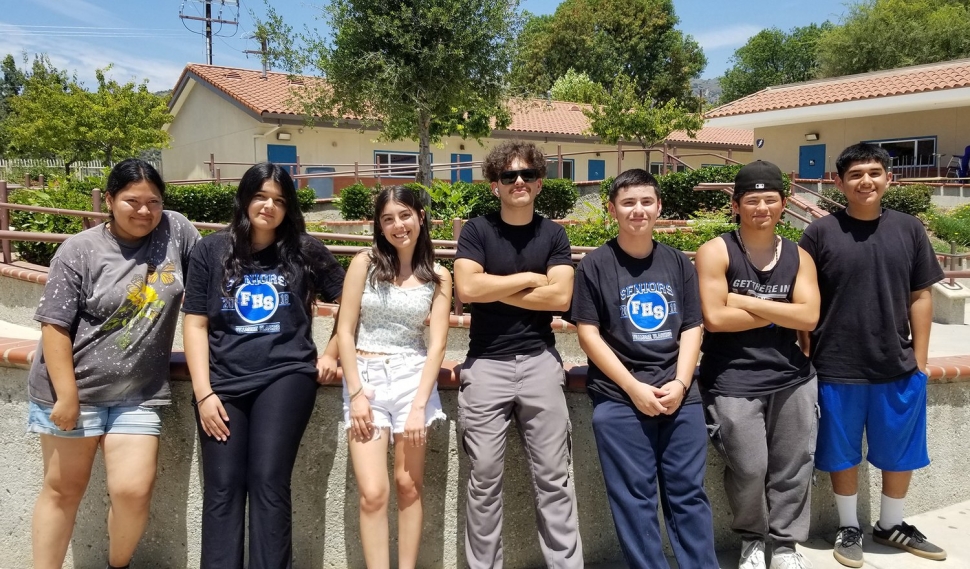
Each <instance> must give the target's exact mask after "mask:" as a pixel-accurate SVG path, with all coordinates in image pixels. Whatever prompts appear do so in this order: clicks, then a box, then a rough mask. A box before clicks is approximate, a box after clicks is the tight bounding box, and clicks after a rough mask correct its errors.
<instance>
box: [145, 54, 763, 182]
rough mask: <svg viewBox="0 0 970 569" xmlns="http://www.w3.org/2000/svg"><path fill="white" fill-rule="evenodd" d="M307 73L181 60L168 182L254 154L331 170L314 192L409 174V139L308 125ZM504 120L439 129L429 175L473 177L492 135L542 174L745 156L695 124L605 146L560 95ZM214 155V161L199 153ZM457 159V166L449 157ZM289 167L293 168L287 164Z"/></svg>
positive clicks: (740, 146) (523, 104)
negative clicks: (460, 130)
mask: <svg viewBox="0 0 970 569" xmlns="http://www.w3.org/2000/svg"><path fill="white" fill-rule="evenodd" d="M314 81H317V80H315V79H313V78H310V77H293V76H288V75H287V74H284V73H274V72H269V73H267V74H266V75H265V77H264V76H263V74H262V73H261V72H260V71H255V70H248V69H238V68H230V67H219V66H211V65H196V64H190V65H188V66H187V67H186V68H185V70H184V71H183V72H182V75H181V77H180V78H179V80H178V83H177V84H176V86H175V90H174V92H173V95H172V100H171V102H170V104H169V105H170V110H171V112H172V114H173V115H174V116H175V119H174V121H173V122H172V123H171V124H170V125H168V126H167V129H168V132H169V134H170V135H171V137H172V141H171V148H167V149H165V150H163V151H162V162H163V168H164V175H165V177H166V179H169V180H186V179H203V178H213V177H215V175H216V172H215V168H217V169H218V170H219V172H218V173H219V177H220V178H223V179H231V178H234V177H239V176H240V175H241V174H242V172H243V171H245V169H246V168H247V167H248V165H250V164H253V163H255V162H259V161H262V160H267V159H268V160H272V161H275V162H280V163H299V168H298V169H299V173H300V174H314V173H316V174H319V173H325V172H332V173H333V174H330V175H329V176H328V177H326V178H316V179H312V178H311V179H310V180H307V181H303V182H301V183H302V184H310V185H311V186H313V187H314V188H315V189H316V190H317V195H318V197H327V196H329V195H331V194H332V193H333V192H335V191H336V192H339V190H340V189H341V188H343V187H346V186H347V185H349V184H351V183H353V181H354V180H355V179H360V180H362V181H364V182H365V183H371V182H374V181H376V180H377V179H378V178H380V179H381V180H382V181H384V182H385V183H386V182H387V181H388V180H391V181H407V180H413V179H414V174H413V171H414V168H415V167H416V164H417V150H418V145H417V143H416V142H413V141H396V142H383V141H379V140H378V139H379V132H378V131H377V130H374V129H369V130H363V131H362V130H360V123H359V122H357V121H354V120H352V119H349V118H345V119H343V120H341V121H340V123H339V124H337V125H334V124H333V122H329V123H323V122H321V121H317V122H316V123H315V124H314V125H313V126H312V127H311V126H308V125H307V121H306V117H305V115H303V114H302V113H301V112H300V111H299V110H298V107H297V105H295V104H294V103H293V100H294V93H299V91H300V90H301V89H307V88H310V87H308V85H310V86H311V87H312V84H313V82H314ZM510 107H511V110H512V114H513V117H512V123H511V125H510V126H509V127H508V128H507V129H504V130H495V131H493V133H492V135H491V136H490V137H489V138H487V139H483V140H482V141H481V143H479V142H477V141H475V140H473V139H467V140H466V139H462V138H460V137H448V138H446V139H444V140H443V141H442V144H441V145H439V146H435V147H433V148H432V162H433V164H434V167H435V177H436V178H440V179H444V180H468V181H470V180H472V179H480V178H481V168H480V161H481V160H482V159H483V158H484V156H485V154H486V153H487V152H488V150H489V148H490V147H491V146H492V145H494V144H496V143H497V142H498V141H500V140H503V139H508V138H522V139H526V140H530V141H533V142H535V143H537V144H538V145H539V146H540V147H541V148H542V150H543V151H544V152H545V153H546V154H547V156H549V158H550V164H549V166H550V175H551V176H558V175H559V164H558V157H559V156H562V176H563V177H567V178H571V179H573V180H576V181H588V180H602V179H604V178H606V177H609V176H615V175H616V174H617V173H618V171H622V170H625V169H628V168H636V167H639V168H649V169H651V170H653V171H654V172H660V171H662V170H663V169H664V168H665V165H664V163H665V159H664V156H665V154H664V153H665V150H666V153H667V155H668V156H669V158H668V159H667V160H666V162H667V165H666V168H668V169H676V168H680V169H683V168H685V167H688V166H689V167H691V168H698V167H701V166H704V165H710V164H725V163H728V162H730V161H731V160H735V161H738V162H746V161H748V160H750V157H751V149H752V141H753V139H752V134H751V131H750V130H749V129H733V128H727V129H725V128H705V129H703V130H702V131H700V132H699V133H698V134H697V137H696V138H695V139H691V138H689V137H688V136H687V135H686V133H683V132H675V133H673V134H672V135H671V136H670V137H669V138H668V140H667V142H666V144H665V145H664V146H665V148H664V147H660V148H657V149H653V150H652V151H650V152H649V156H648V153H647V152H644V151H643V150H642V149H640V148H639V147H638V146H632V145H627V144H624V145H623V146H622V147H621V149H622V151H621V152H618V147H617V146H616V145H607V144H603V143H601V142H600V141H599V139H598V138H597V137H593V136H589V135H587V134H585V133H586V131H587V130H588V127H589V123H588V119H587V118H586V116H585V115H584V114H583V112H582V106H581V105H577V104H575V103H564V102H560V101H545V100H529V101H518V102H513V103H512V104H510ZM210 155H211V156H212V157H214V159H215V160H214V161H215V163H216V165H215V168H213V169H210V165H209V164H208V161H209V160H210ZM457 163H461V166H452V164H457ZM294 169H296V168H294Z"/></svg>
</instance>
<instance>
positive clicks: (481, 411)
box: [455, 140, 583, 569]
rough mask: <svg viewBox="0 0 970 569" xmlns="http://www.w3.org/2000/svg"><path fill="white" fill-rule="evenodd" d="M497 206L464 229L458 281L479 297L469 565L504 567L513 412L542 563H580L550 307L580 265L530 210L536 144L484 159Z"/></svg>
mask: <svg viewBox="0 0 970 569" xmlns="http://www.w3.org/2000/svg"><path fill="white" fill-rule="evenodd" d="M482 170H483V172H484V174H485V177H486V178H487V179H488V180H489V182H490V183H491V187H492V192H493V193H494V194H495V195H496V196H497V197H498V198H499V200H500V201H501V211H500V212H499V213H495V214H489V215H485V216H482V217H477V218H475V219H473V220H471V221H469V222H468V223H467V224H466V225H465V226H464V228H463V229H462V232H461V236H460V237H459V239H458V253H457V255H456V260H455V290H456V292H457V293H458V296H459V297H460V298H461V300H463V301H464V302H471V303H474V306H473V312H472V324H471V330H469V338H470V340H471V341H470V344H469V346H468V356H467V359H466V360H465V363H464V364H463V365H462V369H461V388H460V391H459V394H458V406H459V411H458V422H459V428H460V430H461V433H462V434H461V436H462V442H463V446H464V448H465V450H466V452H467V453H468V458H469V461H470V463H471V469H470V470H471V472H470V476H469V480H468V499H467V506H466V512H465V523H466V529H465V555H466V562H467V564H468V566H469V567H470V568H471V569H486V568H488V569H492V568H501V567H502V478H503V470H504V467H505V442H506V433H507V431H508V427H509V423H510V421H511V419H512V418H513V417H514V418H515V420H516V422H517V423H518V426H519V430H520V432H521V433H522V439H523V445H524V446H525V452H526V455H527V456H528V457H529V468H530V469H531V473H530V478H531V480H532V481H533V491H534V492H535V500H536V504H535V509H536V513H537V516H536V517H537V522H538V525H539V528H538V529H539V538H540V546H541V548H542V553H543V556H544V557H545V561H546V564H547V565H548V566H549V567H557V568H562V569H570V568H579V567H583V547H582V543H581V541H580V538H579V524H578V521H577V517H576V495H575V492H574V490H573V481H572V480H570V479H569V412H568V409H567V408H566V398H565V395H564V394H563V390H562V388H563V383H564V374H563V369H562V361H561V360H560V358H559V354H558V353H557V352H556V348H555V342H556V340H555V338H554V336H553V333H552V312H553V311H563V310H566V309H567V308H568V307H569V300H570V297H571V295H572V286H573V266H572V259H571V255H570V249H569V239H568V238H567V237H566V232H565V231H564V230H563V228H562V227H561V226H559V225H558V224H556V223H554V222H552V221H549V220H548V219H545V218H543V217H542V216H540V215H538V214H536V213H535V208H534V202H535V198H536V196H537V195H538V194H539V192H540V191H541V190H542V178H543V177H545V174H546V160H545V157H544V156H543V154H542V152H541V151H540V150H539V149H538V148H536V147H535V145H533V144H530V143H524V142H521V141H516V140H512V141H507V142H503V143H502V144H499V145H498V146H496V147H495V148H494V149H492V151H491V152H489V154H488V156H486V158H485V161H484V163H483V164H482Z"/></svg>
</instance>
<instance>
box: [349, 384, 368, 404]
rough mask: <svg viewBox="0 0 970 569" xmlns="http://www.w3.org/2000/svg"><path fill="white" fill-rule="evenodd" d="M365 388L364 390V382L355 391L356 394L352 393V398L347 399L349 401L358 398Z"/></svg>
mask: <svg viewBox="0 0 970 569" xmlns="http://www.w3.org/2000/svg"><path fill="white" fill-rule="evenodd" d="M363 390H364V385H363V384H361V386H360V387H359V388H358V389H357V391H355V392H354V394H353V395H351V396H350V399H348V400H347V401H348V402H349V401H353V400H354V399H357V396H358V395H360V393H361V392H362V391H363Z"/></svg>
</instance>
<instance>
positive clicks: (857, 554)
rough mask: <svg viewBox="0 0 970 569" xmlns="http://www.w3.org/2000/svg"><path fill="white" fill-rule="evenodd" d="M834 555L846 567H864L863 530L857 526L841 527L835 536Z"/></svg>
mask: <svg viewBox="0 0 970 569" xmlns="http://www.w3.org/2000/svg"><path fill="white" fill-rule="evenodd" d="M832 555H833V556H834V557H835V560H836V561H838V562H839V563H841V564H842V565H845V566H846V567H862V530H861V529H859V528H857V527H855V526H842V527H840V528H839V531H838V532H836V534H835V547H834V548H833V549H832Z"/></svg>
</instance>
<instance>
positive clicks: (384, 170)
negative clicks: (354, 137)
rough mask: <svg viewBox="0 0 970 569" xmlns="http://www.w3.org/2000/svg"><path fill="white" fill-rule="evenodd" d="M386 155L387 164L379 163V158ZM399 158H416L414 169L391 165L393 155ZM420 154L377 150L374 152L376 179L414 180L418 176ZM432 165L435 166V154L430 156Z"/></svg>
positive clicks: (405, 165) (406, 165) (407, 166)
mask: <svg viewBox="0 0 970 569" xmlns="http://www.w3.org/2000/svg"><path fill="white" fill-rule="evenodd" d="M381 154H384V155H386V156H387V164H386V165H382V164H381V163H380V162H378V158H377V157H378V156H379V155H381ZM395 154H396V155H399V156H413V157H414V167H413V169H412V168H411V165H410V164H402V165H394V164H392V163H391V155H395ZM420 154H421V153H420V152H410V151H407V150H375V151H374V166H375V170H376V171H375V172H374V177H375V178H377V177H380V178H400V179H407V180H413V179H414V178H415V177H416V176H417V175H418V156H420ZM430 160H431V163H432V164H434V154H432V155H431V156H430Z"/></svg>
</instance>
